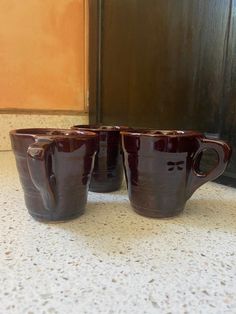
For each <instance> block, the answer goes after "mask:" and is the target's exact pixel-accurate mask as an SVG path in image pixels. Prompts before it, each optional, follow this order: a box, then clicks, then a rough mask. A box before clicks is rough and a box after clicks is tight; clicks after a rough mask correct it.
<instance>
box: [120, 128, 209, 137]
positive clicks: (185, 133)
mask: <svg viewBox="0 0 236 314" xmlns="http://www.w3.org/2000/svg"><path fill="white" fill-rule="evenodd" d="M155 132H156V133H155ZM120 133H121V135H124V136H147V137H191V136H201V137H205V136H204V134H203V133H201V132H198V131H194V130H175V129H173V130H162V129H145V128H144V129H141V128H140V129H136V130H135V129H134V131H121V132H120Z"/></svg>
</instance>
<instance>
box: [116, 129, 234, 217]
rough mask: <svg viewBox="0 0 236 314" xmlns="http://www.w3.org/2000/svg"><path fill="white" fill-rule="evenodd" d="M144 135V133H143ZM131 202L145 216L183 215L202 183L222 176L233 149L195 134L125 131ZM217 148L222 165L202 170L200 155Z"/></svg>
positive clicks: (125, 150) (126, 169) (123, 138)
mask: <svg viewBox="0 0 236 314" xmlns="http://www.w3.org/2000/svg"><path fill="white" fill-rule="evenodd" d="M142 132H143V133H142ZM121 137H122V145H123V151H124V166H125V176H126V181H127V187H128V194H129V199H130V202H131V204H132V206H133V208H134V209H135V211H136V212H138V213H139V214H141V215H144V216H149V217H160V218H161V217H170V216H174V215H177V214H178V213H180V212H181V211H182V210H183V209H184V206H185V203H186V201H187V200H188V199H189V198H190V197H191V195H192V194H193V192H194V191H195V190H196V189H197V188H198V187H199V186H201V185H202V184H204V183H205V182H207V181H209V180H213V179H214V178H216V177H218V176H219V175H220V174H222V172H223V171H224V170H225V168H226V166H227V163H228V161H229V159H230V155H231V149H230V147H229V146H228V145H227V144H226V143H224V142H221V141H211V140H208V139H206V138H204V136H203V135H201V134H200V133H198V132H193V131H168V130H166V131H160V130H143V131H142V130H141V129H139V130H136V131H135V132H121ZM205 149H214V150H215V151H216V152H217V153H218V157H219V161H218V165H217V166H216V167H215V168H214V169H212V170H211V171H210V172H209V173H207V174H203V173H200V171H199V169H198V163H199V159H198V156H200V152H201V151H202V150H205Z"/></svg>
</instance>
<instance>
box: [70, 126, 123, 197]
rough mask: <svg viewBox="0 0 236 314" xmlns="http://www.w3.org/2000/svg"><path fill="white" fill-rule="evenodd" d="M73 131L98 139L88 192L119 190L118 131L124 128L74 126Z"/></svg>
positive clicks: (121, 170) (120, 169)
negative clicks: (80, 131) (86, 133)
mask: <svg viewBox="0 0 236 314" xmlns="http://www.w3.org/2000/svg"><path fill="white" fill-rule="evenodd" d="M73 129H78V130H87V131H92V132H95V133H96V134H98V137H99V149H98V153H97V155H96V157H95V164H94V170H93V173H92V178H91V183H90V186H89V190H90V191H92V192H112V191H116V190H119V189H120V187H121V184H122V180H123V163H122V154H121V144H120V130H121V129H125V127H121V128H120V127H117V126H96V125H76V126H73Z"/></svg>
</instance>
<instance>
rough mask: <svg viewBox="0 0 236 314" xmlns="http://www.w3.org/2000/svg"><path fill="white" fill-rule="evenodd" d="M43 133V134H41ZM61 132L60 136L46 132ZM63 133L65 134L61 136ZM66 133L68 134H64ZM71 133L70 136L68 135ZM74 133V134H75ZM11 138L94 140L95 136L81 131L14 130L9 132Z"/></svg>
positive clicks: (51, 129)
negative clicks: (84, 138)
mask: <svg viewBox="0 0 236 314" xmlns="http://www.w3.org/2000/svg"><path fill="white" fill-rule="evenodd" d="M40 131H41V132H43V131H45V133H41V132H40ZM53 131H54V132H61V133H62V134H56V133H55V134H53V133H52V134H50V133H49V134H47V133H46V132H53ZM63 132H64V133H65V134H63ZM66 133H68V134H66ZM70 133H71V134H70ZM75 133H76V134H75ZM9 134H10V135H12V136H17V137H24V136H32V137H44V138H45V137H46V138H75V139H76V138H82V137H84V136H85V137H88V138H93V137H94V138H96V137H97V134H96V133H94V132H90V131H87V130H85V131H81V130H72V129H62V128H23V129H14V130H11V131H10V132H9Z"/></svg>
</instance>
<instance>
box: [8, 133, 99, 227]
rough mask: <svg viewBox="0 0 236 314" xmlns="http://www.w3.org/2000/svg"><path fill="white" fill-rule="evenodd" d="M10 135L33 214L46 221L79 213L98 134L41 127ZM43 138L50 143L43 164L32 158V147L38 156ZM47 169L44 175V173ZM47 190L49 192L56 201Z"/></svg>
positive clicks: (27, 201)
mask: <svg viewBox="0 0 236 314" xmlns="http://www.w3.org/2000/svg"><path fill="white" fill-rule="evenodd" d="M10 138H11V143H12V149H13V152H14V154H15V159H16V165H17V169H18V173H19V177H20V182H21V185H22V187H23V190H24V197H25V203H26V207H27V208H28V211H29V213H30V215H31V216H33V217H34V218H35V219H37V220H43V221H61V220H68V219H72V218H75V217H78V216H80V215H81V214H82V213H83V212H84V210H85V205H86V203H87V195H88V186H89V182H90V178H91V172H92V167H93V164H94V157H95V153H96V150H97V136H96V134H94V133H90V132H77V131H74V132H72V131H71V130H63V129H61V130H60V129H43V128H42V129H21V130H14V131H11V132H10ZM39 139H41V142H39ZM42 141H43V144H44V145H46V146H47V147H50V149H48V153H47V154H46V155H45V156H46V157H45V161H44V162H43V165H41V163H42V161H40V162H39V164H38V161H37V160H35V159H32V158H31V160H30V162H29V148H31V155H32V154H33V158H35V156H34V155H36V154H37V153H38V152H39V148H38V145H39V144H40V143H42ZM45 141H46V144H45ZM47 143H48V144H47ZM35 145H36V146H35ZM31 157H32V156H31ZM32 167H33V168H32ZM31 168H32V169H31ZM44 171H45V176H44V175H43V174H42V173H44ZM35 182H36V183H35ZM45 194H50V195H49V197H50V198H51V199H53V204H52V202H49V200H48V195H46V196H45Z"/></svg>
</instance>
